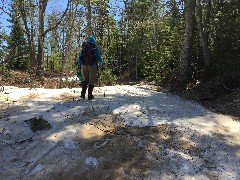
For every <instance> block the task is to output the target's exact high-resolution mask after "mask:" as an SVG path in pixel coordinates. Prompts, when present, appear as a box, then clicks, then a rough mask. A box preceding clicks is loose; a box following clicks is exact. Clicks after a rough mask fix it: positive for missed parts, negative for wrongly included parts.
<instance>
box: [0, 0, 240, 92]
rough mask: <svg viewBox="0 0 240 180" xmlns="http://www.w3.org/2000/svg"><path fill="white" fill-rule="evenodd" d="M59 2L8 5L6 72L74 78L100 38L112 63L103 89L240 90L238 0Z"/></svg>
mask: <svg viewBox="0 0 240 180" xmlns="http://www.w3.org/2000/svg"><path fill="white" fill-rule="evenodd" d="M53 1H54V2H55V3H57V1H55V0H53ZM53 1H50V0H20V1H15V0H12V1H7V0H2V1H1V6H0V11H1V16H3V15H4V16H7V19H8V23H10V26H8V29H9V31H8V32H7V31H6V27H3V24H2V25H1V26H0V37H1V39H0V58H1V60H0V63H1V69H2V72H5V71H9V70H22V71H28V72H30V73H34V74H35V75H36V77H43V76H44V74H45V73H46V72H58V73H60V74H61V79H62V77H65V78H66V79H68V77H69V76H71V75H72V74H74V72H75V71H76V65H75V63H76V60H77V57H78V53H79V51H80V49H81V45H82V43H83V41H84V40H85V38H86V37H87V36H88V35H91V34H93V35H94V36H96V38H97V41H98V44H99V48H100V51H101V54H102V55H103V59H104V62H105V63H104V64H105V65H104V67H103V68H101V69H100V78H99V79H100V81H101V83H102V85H104V84H105V85H110V84H116V83H118V82H123V83H124V82H130V81H139V80H144V81H147V82H153V83H154V84H157V85H162V86H167V85H168V86H169V85H170V86H172V85H173V86H178V85H180V86H178V87H181V89H182V90H184V89H186V88H188V87H191V86H196V84H198V85H199V84H203V83H205V82H209V81H214V82H215V84H217V86H219V87H227V88H229V89H232V88H238V87H239V85H240V80H239V77H240V71H239V67H240V37H239V34H240V2H239V1H238V0H231V1H226V0H194V1H191V0H184V1H178V0H168V1H163V0H145V1H139V0H129V1H127V0H117V1H111V0H101V1H99V0H92V1H90V0H88V1H81V0H76V1H71V0H68V1H64V2H62V4H64V8H62V9H57V10H55V11H50V10H48V8H49V6H48V5H49V4H50V3H51V2H53ZM75 74H76V73H75Z"/></svg>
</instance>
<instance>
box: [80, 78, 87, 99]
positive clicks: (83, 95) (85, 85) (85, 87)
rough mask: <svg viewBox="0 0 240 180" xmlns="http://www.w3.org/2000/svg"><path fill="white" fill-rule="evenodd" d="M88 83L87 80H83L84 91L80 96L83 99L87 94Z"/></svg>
mask: <svg viewBox="0 0 240 180" xmlns="http://www.w3.org/2000/svg"><path fill="white" fill-rule="evenodd" d="M87 85H88V82H87V81H83V82H82V91H81V96H80V97H81V98H82V99H85V94H86V91H87Z"/></svg>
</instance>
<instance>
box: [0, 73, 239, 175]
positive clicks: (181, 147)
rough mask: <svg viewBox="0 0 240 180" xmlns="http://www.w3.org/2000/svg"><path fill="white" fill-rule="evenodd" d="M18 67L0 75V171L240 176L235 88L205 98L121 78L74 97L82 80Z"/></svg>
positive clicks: (78, 92)
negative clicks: (63, 83)
mask: <svg viewBox="0 0 240 180" xmlns="http://www.w3.org/2000/svg"><path fill="white" fill-rule="evenodd" d="M21 74H23V73H20V74H18V75H15V76H14V77H15V78H11V79H8V81H5V80H4V79H0V83H1V85H3V86H4V89H2V92H0V109H1V110H0V121H1V123H0V146H1V148H0V153H1V154H2V158H1V159H0V178H1V179H239V178H240V173H239V172H240V167H239V164H240V151H239V149H240V138H239V131H240V122H239V117H240V116H239V114H238V113H239V112H240V111H239V103H240V101H239V91H238V90H234V91H232V92H231V93H229V94H225V95H224V96H223V97H221V96H218V98H210V99H209V98H203V99H204V100H203V99H202V98H196V96H195V95H196V94H194V95H193V94H191V93H189V94H182V95H181V96H182V97H179V96H177V95H173V94H171V93H169V92H167V90H165V89H161V88H156V87H152V86H149V85H142V84H141V85H140V84H139V85H132V86H130V85H118V86H104V87H96V88H95V90H94V94H95V97H96V99H95V100H93V101H87V100H80V101H76V100H77V99H78V98H79V94H80V91H81V89H80V88H76V87H75V88H62V89H54V88H56V87H57V80H56V79H54V78H51V79H44V80H42V81H33V80H31V79H30V78H29V77H28V76H27V75H24V76H25V77H23V76H21ZM15 79H17V80H15ZM23 82H24V83H23ZM72 85H73V84H72ZM43 87H44V88H43ZM47 88H49V89H47ZM183 97H184V98H183ZM189 98H190V99H195V100H196V99H197V100H198V102H200V103H201V104H203V105H204V106H205V107H203V106H201V105H200V104H199V103H197V102H196V101H192V100H189ZM206 101H207V102H206ZM35 122H37V123H35Z"/></svg>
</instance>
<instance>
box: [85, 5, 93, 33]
mask: <svg viewBox="0 0 240 180" xmlns="http://www.w3.org/2000/svg"><path fill="white" fill-rule="evenodd" d="M86 3H87V37H88V36H90V35H92V8H91V2H90V0H87V2H86Z"/></svg>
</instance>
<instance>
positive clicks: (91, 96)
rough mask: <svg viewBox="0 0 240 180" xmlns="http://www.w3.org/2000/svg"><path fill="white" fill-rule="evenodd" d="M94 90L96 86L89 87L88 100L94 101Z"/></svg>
mask: <svg viewBox="0 0 240 180" xmlns="http://www.w3.org/2000/svg"><path fill="white" fill-rule="evenodd" d="M93 88H94V85H90V84H89V86H88V100H92V99H94V96H93V95H92V92H93Z"/></svg>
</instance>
